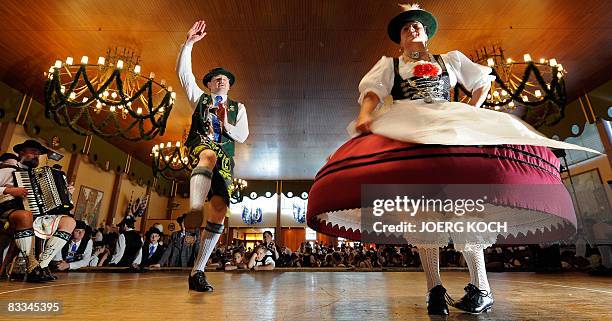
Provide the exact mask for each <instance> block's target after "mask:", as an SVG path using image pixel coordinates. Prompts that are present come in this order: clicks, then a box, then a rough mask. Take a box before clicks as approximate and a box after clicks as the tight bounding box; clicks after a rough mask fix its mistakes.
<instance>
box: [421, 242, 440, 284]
mask: <svg viewBox="0 0 612 321" xmlns="http://www.w3.org/2000/svg"><path fill="white" fill-rule="evenodd" d="M417 247H418V246H417ZM418 249H419V257H420V258H421V265H423V271H424V272H425V277H426V278H427V291H429V290H431V289H432V288H433V287H435V286H437V285H441V284H442V280H441V279H440V250H439V248H437V247H435V248H432V247H418Z"/></svg>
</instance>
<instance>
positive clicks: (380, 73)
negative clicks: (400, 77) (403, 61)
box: [357, 56, 393, 104]
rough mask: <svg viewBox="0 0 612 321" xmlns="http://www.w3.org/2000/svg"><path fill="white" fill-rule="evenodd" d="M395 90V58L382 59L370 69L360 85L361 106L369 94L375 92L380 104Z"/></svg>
mask: <svg viewBox="0 0 612 321" xmlns="http://www.w3.org/2000/svg"><path fill="white" fill-rule="evenodd" d="M392 88H393V58H391V57H385V56H383V57H381V58H380V60H379V61H378V62H377V63H376V65H374V67H372V69H370V71H369V72H368V73H367V74H366V75H365V76H364V77H363V79H361V82H360V83H359V93H360V95H359V100H357V101H358V102H359V104H361V102H362V101H363V97H365V95H366V94H367V93H368V92H373V93H374V94H376V96H378V98H379V99H380V102H381V103H382V102H383V101H384V100H385V97H387V96H389V94H391V89H392Z"/></svg>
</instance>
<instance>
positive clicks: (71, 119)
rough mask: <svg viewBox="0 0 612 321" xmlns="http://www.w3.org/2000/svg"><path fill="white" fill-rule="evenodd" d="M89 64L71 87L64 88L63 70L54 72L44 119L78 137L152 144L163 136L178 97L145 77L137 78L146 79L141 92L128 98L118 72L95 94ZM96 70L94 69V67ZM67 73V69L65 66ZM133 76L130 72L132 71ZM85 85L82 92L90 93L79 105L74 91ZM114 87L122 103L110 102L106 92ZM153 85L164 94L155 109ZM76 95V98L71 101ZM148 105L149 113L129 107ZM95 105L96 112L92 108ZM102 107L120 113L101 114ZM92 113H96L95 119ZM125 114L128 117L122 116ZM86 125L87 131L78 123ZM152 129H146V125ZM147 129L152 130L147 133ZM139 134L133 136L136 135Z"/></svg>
mask: <svg viewBox="0 0 612 321" xmlns="http://www.w3.org/2000/svg"><path fill="white" fill-rule="evenodd" d="M87 66H88V65H86V64H81V66H80V67H79V69H78V70H77V72H76V73H75V74H74V77H73V80H72V82H71V84H70V85H69V86H68V87H67V88H65V87H63V86H62V84H61V79H60V68H57V67H55V68H52V70H50V71H52V72H51V73H50V74H49V77H48V79H47V82H46V84H45V115H46V116H47V118H50V119H53V120H54V121H55V122H56V123H58V124H59V125H61V126H65V127H69V128H70V129H71V130H72V131H74V132H75V133H77V134H79V135H83V136H87V135H93V134H95V135H97V136H100V137H102V138H111V137H116V136H119V137H122V138H124V139H127V140H130V141H139V140H151V139H153V138H155V137H156V136H157V135H163V134H164V131H165V129H166V122H167V120H168V117H169V115H170V111H171V110H172V107H173V105H174V99H175V93H173V92H171V91H169V90H168V89H166V88H165V86H164V85H163V84H159V83H157V82H155V81H154V80H153V79H149V78H146V77H142V76H140V75H137V74H134V75H135V76H137V77H142V78H145V79H147V81H146V83H144V84H143V85H142V86H141V87H140V88H139V89H138V91H136V92H135V93H134V95H132V96H126V95H125V93H124V84H123V80H122V79H121V71H120V69H115V70H114V71H113V72H112V74H111V76H110V77H109V78H108V79H107V80H106V81H105V82H104V83H103V84H102V85H101V86H100V87H99V88H98V89H97V90H96V89H95V88H94V84H92V82H91V81H90V79H89V77H88V75H87ZM92 66H93V65H92ZM65 67H66V69H68V66H65ZM130 72H131V71H130ZM81 80H82V81H83V82H84V86H81V87H79V90H83V87H85V88H86V89H87V91H88V93H89V96H88V97H86V99H85V100H84V101H81V102H79V101H76V100H74V98H75V97H76V93H75V89H76V88H77V85H79V82H80V81H81ZM111 84H114V85H115V86H116V88H117V89H116V90H117V92H118V94H116V93H113V94H116V95H117V96H118V97H119V98H120V99H119V100H118V101H113V100H110V99H107V98H106V97H107V96H108V92H107V89H109V87H110V86H111ZM153 84H156V85H158V86H160V87H161V88H162V89H161V90H163V91H165V94H164V96H163V98H162V99H161V101H160V103H159V105H157V106H154V105H153ZM71 95H73V97H71ZM138 101H141V102H143V103H145V102H146V105H144V106H145V109H146V110H137V111H134V110H132V108H130V106H131V105H132V104H133V103H134V102H138ZM92 104H95V106H96V107H95V108H93V107H92ZM103 106H109V108H110V109H111V110H113V109H115V108H117V109H119V110H120V111H118V112H113V111H106V110H102V107H103ZM92 113H96V114H97V115H96V116H94V115H92ZM100 113H106V117H105V118H103V119H102V120H100V119H99V118H100V117H99V114H100ZM120 114H124V115H125V116H120ZM128 115H129V116H130V117H131V118H132V120H130V123H129V124H128V125H127V126H125V128H124V127H123V126H121V120H120V119H119V118H120V117H122V118H123V117H125V118H127V116H128ZM83 121H85V122H86V123H87V126H88V128H84V127H82V126H80V125H79V123H81V122H83ZM147 123H148V124H150V126H145V124H147ZM108 127H111V128H110V130H108ZM146 127H150V128H148V129H146ZM136 129H137V131H138V134H137V135H134V133H133V131H134V130H136Z"/></svg>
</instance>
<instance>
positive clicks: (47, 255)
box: [39, 230, 72, 268]
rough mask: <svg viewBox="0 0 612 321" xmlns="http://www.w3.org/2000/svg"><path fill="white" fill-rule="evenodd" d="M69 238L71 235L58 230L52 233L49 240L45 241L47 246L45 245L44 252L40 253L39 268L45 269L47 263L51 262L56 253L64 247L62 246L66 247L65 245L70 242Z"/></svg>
mask: <svg viewBox="0 0 612 321" xmlns="http://www.w3.org/2000/svg"><path fill="white" fill-rule="evenodd" d="M71 237H72V234H70V233H68V232H65V231H59V230H58V231H55V233H53V236H51V238H50V239H49V240H48V241H47V244H45V250H44V251H43V252H42V253H40V257H39V263H40V267H41V268H46V267H47V266H49V263H50V262H51V260H53V258H54V257H55V255H57V252H59V251H61V250H62V247H64V245H66V243H67V242H68V241H70V238H71Z"/></svg>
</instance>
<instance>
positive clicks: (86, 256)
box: [53, 240, 93, 270]
mask: <svg viewBox="0 0 612 321" xmlns="http://www.w3.org/2000/svg"><path fill="white" fill-rule="evenodd" d="M75 244H76V247H75V248H77V249H78V248H79V246H80V245H81V240H79V241H78V242H74V240H71V241H70V242H69V243H68V248H69V249H71V248H72V246H73V245H75ZM92 252H93V241H92V240H88V241H87V246H86V247H85V252H83V258H82V259H80V260H78V261H74V262H70V263H68V266H69V268H68V269H69V270H77V269H80V268H82V267H84V266H88V265H89V261H91V253H92ZM53 260H54V261H63V260H64V258H63V256H62V251H59V252H57V254H56V255H55V258H54V259H53Z"/></svg>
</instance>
